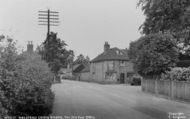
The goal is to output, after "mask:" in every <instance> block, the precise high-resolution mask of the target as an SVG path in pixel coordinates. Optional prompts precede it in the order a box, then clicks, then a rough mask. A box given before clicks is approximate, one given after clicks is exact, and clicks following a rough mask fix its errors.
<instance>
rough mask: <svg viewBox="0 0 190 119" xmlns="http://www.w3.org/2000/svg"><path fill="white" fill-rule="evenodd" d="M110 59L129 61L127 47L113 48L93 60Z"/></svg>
mask: <svg viewBox="0 0 190 119" xmlns="http://www.w3.org/2000/svg"><path fill="white" fill-rule="evenodd" d="M109 60H125V61H128V60H129V57H128V53H127V50H126V49H123V50H121V49H119V48H111V49H109V50H108V51H106V52H103V53H102V54H100V55H98V56H97V57H96V58H94V59H93V60H92V61H91V62H100V61H109Z"/></svg>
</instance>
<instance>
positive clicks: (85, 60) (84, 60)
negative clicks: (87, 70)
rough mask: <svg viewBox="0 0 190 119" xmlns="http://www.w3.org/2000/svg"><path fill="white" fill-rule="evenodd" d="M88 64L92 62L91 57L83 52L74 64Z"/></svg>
mask: <svg viewBox="0 0 190 119" xmlns="http://www.w3.org/2000/svg"><path fill="white" fill-rule="evenodd" d="M82 63H84V64H88V63H90V58H89V57H88V56H86V57H85V56H84V55H83V54H80V55H78V56H77V59H76V60H75V61H74V64H82Z"/></svg>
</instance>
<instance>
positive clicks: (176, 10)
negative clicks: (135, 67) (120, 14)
mask: <svg viewBox="0 0 190 119" xmlns="http://www.w3.org/2000/svg"><path fill="white" fill-rule="evenodd" d="M138 6H141V7H142V10H143V11H144V14H145V16H146V20H145V22H144V23H143V24H142V25H141V27H140V29H141V30H142V33H143V34H146V35H148V34H151V33H158V32H162V33H164V32H169V33H171V34H172V35H173V36H174V37H175V38H177V40H178V44H179V46H178V47H179V48H180V49H181V51H183V52H186V50H188V49H189V46H190V41H189V39H190V1H189V0H139V3H138Z"/></svg>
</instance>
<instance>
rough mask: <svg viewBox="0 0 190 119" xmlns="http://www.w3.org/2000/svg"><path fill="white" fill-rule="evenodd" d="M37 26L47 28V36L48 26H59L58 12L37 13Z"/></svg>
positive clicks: (48, 32) (48, 33)
mask: <svg viewBox="0 0 190 119" xmlns="http://www.w3.org/2000/svg"><path fill="white" fill-rule="evenodd" d="M38 13H39V14H38V19H39V21H38V22H39V25H43V26H47V36H48V37H49V35H50V26H59V12H55V11H50V10H49V9H48V10H47V11H38Z"/></svg>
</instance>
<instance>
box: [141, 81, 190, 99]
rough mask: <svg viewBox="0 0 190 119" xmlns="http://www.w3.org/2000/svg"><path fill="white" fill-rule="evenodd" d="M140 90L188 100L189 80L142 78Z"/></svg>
mask: <svg viewBox="0 0 190 119" xmlns="http://www.w3.org/2000/svg"><path fill="white" fill-rule="evenodd" d="M142 91H144V92H150V93H154V94H158V95H163V96H166V97H168V98H171V99H177V100H183V101H187V102H190V82H183V81H163V80H150V79H148V80H147V79H146V80H145V79H143V80H142Z"/></svg>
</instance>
